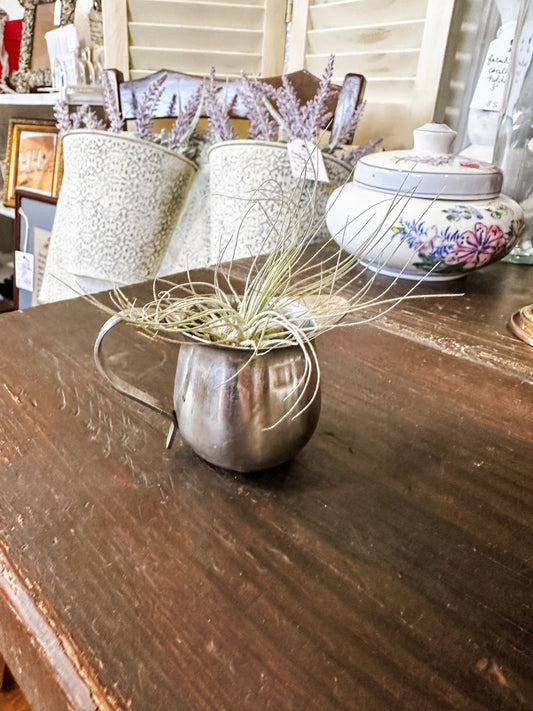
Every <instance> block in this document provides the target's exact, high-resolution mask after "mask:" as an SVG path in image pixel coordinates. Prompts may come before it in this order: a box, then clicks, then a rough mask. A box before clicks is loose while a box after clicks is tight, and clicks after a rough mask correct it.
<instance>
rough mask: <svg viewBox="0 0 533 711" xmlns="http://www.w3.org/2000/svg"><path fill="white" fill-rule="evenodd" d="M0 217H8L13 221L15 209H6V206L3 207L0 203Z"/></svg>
mask: <svg viewBox="0 0 533 711" xmlns="http://www.w3.org/2000/svg"><path fill="white" fill-rule="evenodd" d="M0 215H4V216H5V217H10V218H11V219H13V220H14V219H15V208H14V207H7V206H6V205H3V204H2V203H0Z"/></svg>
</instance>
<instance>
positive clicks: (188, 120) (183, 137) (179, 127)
mask: <svg viewBox="0 0 533 711" xmlns="http://www.w3.org/2000/svg"><path fill="white" fill-rule="evenodd" d="M205 91H206V88H205V85H204V84H203V83H202V84H200V86H199V87H198V88H197V89H196V91H195V92H194V94H193V95H192V96H191V98H190V99H189V101H188V102H187V103H186V104H185V106H184V107H183V108H182V109H181V111H180V113H179V115H178V118H177V119H176V120H175V121H174V124H173V126H172V130H171V132H170V138H169V142H168V145H169V148H173V149H178V148H180V147H185V148H186V147H187V143H188V141H189V138H190V136H191V134H192V132H193V131H194V129H195V127H196V124H197V123H198V119H199V118H200V112H201V110H202V104H203V100H204V94H205ZM180 108H181V107H180Z"/></svg>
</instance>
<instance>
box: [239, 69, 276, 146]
mask: <svg viewBox="0 0 533 711" xmlns="http://www.w3.org/2000/svg"><path fill="white" fill-rule="evenodd" d="M242 87H243V89H244V91H243V93H242V96H241V98H242V102H243V104H244V106H245V108H246V116H247V118H248V120H249V122H250V128H249V130H248V135H249V137H250V138H255V139H260V140H263V141H275V140H276V138H277V135H278V129H279V126H278V123H277V121H275V120H274V119H273V118H272V117H271V115H270V114H269V112H268V110H267V108H266V105H265V98H266V97H267V96H268V95H269V93H270V91H269V88H270V89H272V87H270V85H267V84H262V83H261V82H258V81H252V80H251V79H250V78H249V77H247V76H246V74H245V73H244V72H242Z"/></svg>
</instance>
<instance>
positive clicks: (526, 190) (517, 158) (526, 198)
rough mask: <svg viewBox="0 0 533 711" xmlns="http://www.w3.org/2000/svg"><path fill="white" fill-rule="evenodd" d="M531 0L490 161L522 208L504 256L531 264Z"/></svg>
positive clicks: (525, 5)
mask: <svg viewBox="0 0 533 711" xmlns="http://www.w3.org/2000/svg"><path fill="white" fill-rule="evenodd" d="M532 96H533V1H532V0H522V3H521V6H520V11H519V13H518V19H517V23H516V31H515V37H514V41H513V51H512V54H511V60H510V66H509V72H508V79H507V85H506V90H505V96H504V100H503V105H502V109H501V112H500V119H499V126H498V132H497V136H496V142H495V147H494V155H493V162H494V163H495V164H496V165H497V166H499V167H500V168H501V169H502V171H503V187H502V190H503V192H504V193H506V194H507V195H509V196H511V197H512V198H514V199H515V200H516V201H517V202H518V203H519V204H520V205H521V207H522V209H523V210H524V229H523V232H522V236H521V239H520V241H519V243H518V244H517V245H516V247H514V249H513V250H512V251H511V252H510V253H509V254H508V255H507V256H506V257H505V258H504V259H505V261H507V262H521V263H526V264H533V242H532V238H533V101H532V100H531V97H532Z"/></svg>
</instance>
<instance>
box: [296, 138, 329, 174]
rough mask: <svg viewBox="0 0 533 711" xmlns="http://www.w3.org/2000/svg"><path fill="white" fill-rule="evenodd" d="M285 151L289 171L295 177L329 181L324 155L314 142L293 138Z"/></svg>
mask: <svg viewBox="0 0 533 711" xmlns="http://www.w3.org/2000/svg"><path fill="white" fill-rule="evenodd" d="M287 151H288V153H289V163H290V165H291V171H292V174H293V176H294V177H295V178H305V179H306V180H318V181H320V182H321V183H329V177H328V172H327V170H326V166H325V164H324V156H323V155H322V151H321V150H319V149H318V148H317V147H316V146H315V144H314V143H311V141H304V140H302V139H301V138H295V139H294V140H293V141H291V142H290V143H288V144H287Z"/></svg>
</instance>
